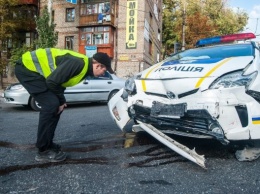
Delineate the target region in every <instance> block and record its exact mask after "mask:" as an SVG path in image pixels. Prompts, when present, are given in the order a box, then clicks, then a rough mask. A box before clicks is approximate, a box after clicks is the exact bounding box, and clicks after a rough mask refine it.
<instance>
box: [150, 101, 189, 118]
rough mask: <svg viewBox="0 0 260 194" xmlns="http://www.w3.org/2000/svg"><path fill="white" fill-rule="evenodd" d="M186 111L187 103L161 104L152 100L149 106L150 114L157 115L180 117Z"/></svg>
mask: <svg viewBox="0 0 260 194" xmlns="http://www.w3.org/2000/svg"><path fill="white" fill-rule="evenodd" d="M185 112H187V104H186V103H181V104H163V103H161V102H157V101H154V102H153V105H152V108H151V114H150V115H151V116H157V117H182V116H184V114H185Z"/></svg>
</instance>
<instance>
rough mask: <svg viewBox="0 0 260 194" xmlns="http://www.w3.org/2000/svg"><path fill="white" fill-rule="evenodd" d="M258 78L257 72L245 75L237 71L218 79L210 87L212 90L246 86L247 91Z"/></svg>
mask: <svg viewBox="0 0 260 194" xmlns="http://www.w3.org/2000/svg"><path fill="white" fill-rule="evenodd" d="M256 76H257V72H253V73H251V74H249V75H243V71H236V72H232V73H229V74H226V75H223V76H221V77H219V78H218V79H216V80H215V81H214V82H213V83H212V84H211V85H210V86H209V88H210V89H219V88H232V87H237V86H245V88H246V89H247V88H248V86H249V85H250V83H251V82H252V81H254V79H255V78H256Z"/></svg>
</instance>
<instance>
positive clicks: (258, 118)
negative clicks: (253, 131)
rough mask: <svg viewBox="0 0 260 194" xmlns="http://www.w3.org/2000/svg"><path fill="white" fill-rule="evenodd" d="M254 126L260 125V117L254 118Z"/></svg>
mask: <svg viewBox="0 0 260 194" xmlns="http://www.w3.org/2000/svg"><path fill="white" fill-rule="evenodd" d="M252 124H254V125H260V117H253V118H252Z"/></svg>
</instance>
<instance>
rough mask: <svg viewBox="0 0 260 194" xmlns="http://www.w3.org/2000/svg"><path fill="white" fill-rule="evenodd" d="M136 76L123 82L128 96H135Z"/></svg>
mask: <svg viewBox="0 0 260 194" xmlns="http://www.w3.org/2000/svg"><path fill="white" fill-rule="evenodd" d="M137 77H138V76H133V77H130V78H128V79H127V80H126V82H125V88H124V89H125V91H126V92H127V93H128V94H129V95H135V94H136V85H135V79H137Z"/></svg>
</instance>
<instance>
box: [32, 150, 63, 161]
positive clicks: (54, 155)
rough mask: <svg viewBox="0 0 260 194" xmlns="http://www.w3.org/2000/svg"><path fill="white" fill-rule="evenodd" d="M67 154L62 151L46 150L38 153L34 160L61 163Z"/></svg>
mask: <svg viewBox="0 0 260 194" xmlns="http://www.w3.org/2000/svg"><path fill="white" fill-rule="evenodd" d="M66 158H67V154H66V153H65V152H62V151H54V150H46V151H43V152H38V153H37V155H36V156H35V160H36V161H38V162H61V161H64V160H66Z"/></svg>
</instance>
